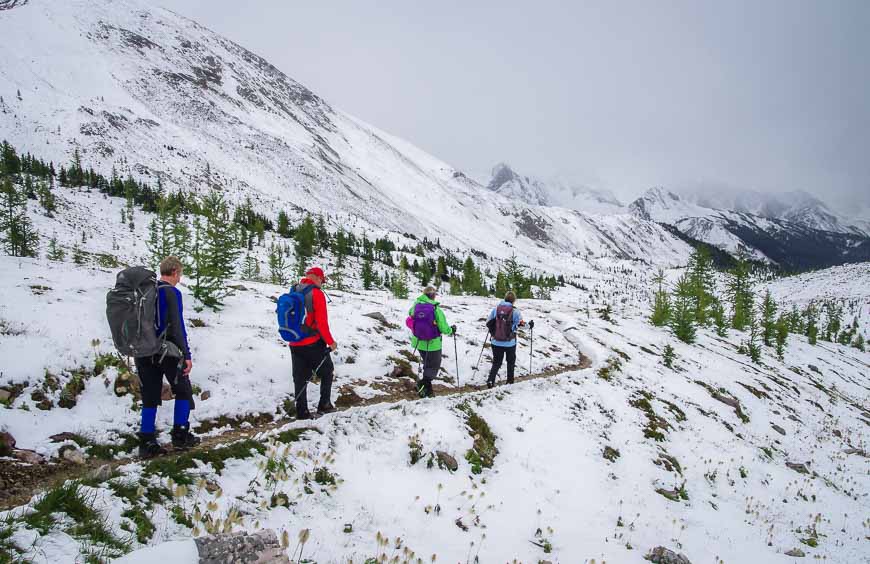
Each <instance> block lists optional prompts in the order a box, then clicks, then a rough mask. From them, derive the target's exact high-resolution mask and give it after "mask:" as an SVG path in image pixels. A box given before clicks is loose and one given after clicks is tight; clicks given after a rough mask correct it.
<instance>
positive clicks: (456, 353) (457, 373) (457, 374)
mask: <svg viewBox="0 0 870 564" xmlns="http://www.w3.org/2000/svg"><path fill="white" fill-rule="evenodd" d="M453 356H454V357H456V387H457V388H458V387H459V352H458V349H457V348H456V333H455V332H454V333H453Z"/></svg>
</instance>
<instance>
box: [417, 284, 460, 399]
mask: <svg viewBox="0 0 870 564" xmlns="http://www.w3.org/2000/svg"><path fill="white" fill-rule="evenodd" d="M436 295H437V294H436V292H435V288H433V287H432V286H427V287H426V289H425V290H423V294H422V295H421V296H420V297H419V298H417V300H416V301H415V302H414V305H413V306H412V307H411V309H410V311H408V318H407V319H406V320H405V324H406V325H407V327H408V329H410V330H411V346H413V347H414V351H415V352H419V353H420V358H421V360H422V371H423V375H422V378H420V379H419V381H418V382H417V394H418V395H419V396H420V397H421V398H427V397H432V380H434V379H435V377H436V376H438V371H439V370H440V369H441V336H442V335H446V336H450V335H454V339H455V334H456V325H452V326H451V325H448V324H447V318H446V317H445V316H444V310H443V309H441V307H440V305H439V303H438V302H436V301H435V297H436ZM457 376H458V375H457Z"/></svg>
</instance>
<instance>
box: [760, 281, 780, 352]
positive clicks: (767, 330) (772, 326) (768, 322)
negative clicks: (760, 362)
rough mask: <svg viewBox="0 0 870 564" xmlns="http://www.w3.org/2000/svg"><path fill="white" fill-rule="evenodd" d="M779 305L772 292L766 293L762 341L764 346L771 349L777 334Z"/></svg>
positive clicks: (763, 309)
mask: <svg viewBox="0 0 870 564" xmlns="http://www.w3.org/2000/svg"><path fill="white" fill-rule="evenodd" d="M776 310H777V305H776V301H775V300H774V299H773V296H772V295H771V294H770V290H766V291H765V292H764V301H762V302H761V329H762V333H761V335H762V341H763V342H764V346H766V347H769V346H771V345H772V344H773V340H774V338H775V337H776V333H777V327H776V325H777V318H776Z"/></svg>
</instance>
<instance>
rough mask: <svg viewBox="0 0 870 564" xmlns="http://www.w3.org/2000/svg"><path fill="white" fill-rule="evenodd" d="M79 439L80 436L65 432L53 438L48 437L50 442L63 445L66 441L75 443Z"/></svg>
mask: <svg viewBox="0 0 870 564" xmlns="http://www.w3.org/2000/svg"><path fill="white" fill-rule="evenodd" d="M77 438H78V436H77V435H75V434H74V433H70V432H68V431H64V432H63V433H58V434H56V435H52V436H50V437H48V440H50V441H51V442H53V443H62V442H64V441H74V440H75V439H77Z"/></svg>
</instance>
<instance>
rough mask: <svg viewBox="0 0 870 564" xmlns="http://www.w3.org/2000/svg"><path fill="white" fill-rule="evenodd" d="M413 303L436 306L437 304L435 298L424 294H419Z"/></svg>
mask: <svg viewBox="0 0 870 564" xmlns="http://www.w3.org/2000/svg"><path fill="white" fill-rule="evenodd" d="M414 303H416V304H432V305H436V306H437V305H438V302H436V301H435V300H433V299H432V298H430V297H429V296H427V295H426V294H420V297H419V298H417V300H416V301H415V302H414Z"/></svg>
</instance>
